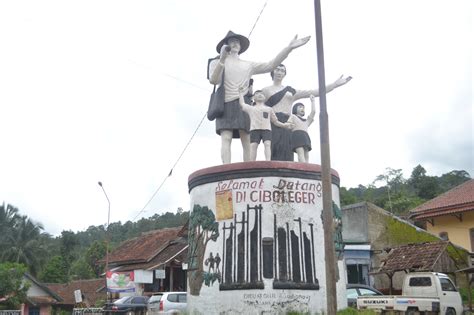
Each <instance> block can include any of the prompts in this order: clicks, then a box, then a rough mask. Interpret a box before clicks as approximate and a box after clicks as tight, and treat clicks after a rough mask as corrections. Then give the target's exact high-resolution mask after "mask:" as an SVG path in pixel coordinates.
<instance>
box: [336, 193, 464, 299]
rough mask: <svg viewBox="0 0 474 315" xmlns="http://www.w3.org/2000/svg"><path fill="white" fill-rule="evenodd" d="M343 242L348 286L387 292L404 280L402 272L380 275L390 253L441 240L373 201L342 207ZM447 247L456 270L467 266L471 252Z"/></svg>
mask: <svg viewBox="0 0 474 315" xmlns="http://www.w3.org/2000/svg"><path fill="white" fill-rule="evenodd" d="M342 239H343V241H344V245H345V247H344V260H345V265H346V270H347V280H348V283H362V284H367V285H371V286H374V287H376V288H378V289H381V290H386V291H388V290H389V289H390V287H392V286H393V287H394V288H401V282H402V279H403V273H397V274H396V275H394V276H392V277H389V276H387V275H388V274H383V273H379V271H380V268H381V267H382V266H383V265H384V264H385V260H386V259H387V254H388V253H389V252H390V251H391V250H393V249H395V248H399V247H400V246H405V245H408V244H421V243H432V242H439V241H441V240H442V239H441V238H440V237H439V236H437V235H433V234H432V233H429V232H427V231H426V230H423V229H421V228H419V227H417V226H415V225H413V224H412V223H410V222H408V221H406V220H403V219H401V218H399V217H397V216H395V215H393V214H392V213H390V212H388V211H385V210H384V209H382V208H380V207H377V206H376V205H374V204H372V203H370V202H361V203H356V204H352V205H348V206H345V207H342ZM423 246H427V245H423ZM448 247H449V248H450V249H451V248H453V249H452V250H450V251H449V252H450V257H451V258H452V259H453V262H454V263H455V264H456V268H457V269H461V268H463V267H466V266H467V264H468V261H469V255H468V253H467V252H466V251H465V250H462V249H461V248H458V247H455V246H453V245H452V244H449V245H448ZM441 269H443V268H441ZM436 271H443V272H448V270H436ZM374 272H375V273H374ZM392 282H393V283H392Z"/></svg>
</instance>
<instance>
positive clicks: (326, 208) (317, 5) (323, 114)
mask: <svg viewBox="0 0 474 315" xmlns="http://www.w3.org/2000/svg"><path fill="white" fill-rule="evenodd" d="M314 17H315V27H316V53H317V58H318V80H319V105H320V114H319V128H320V142H321V177H322V178H321V179H322V189H323V227H324V254H325V263H326V264H325V266H326V302H327V310H326V311H327V314H328V315H335V314H336V312H337V293H336V255H335V252H334V240H333V210H332V189H331V157H330V154H329V125H328V113H327V108H326V82H325V77H324V76H325V74H324V50H323V32H322V22H321V2H320V0H314Z"/></svg>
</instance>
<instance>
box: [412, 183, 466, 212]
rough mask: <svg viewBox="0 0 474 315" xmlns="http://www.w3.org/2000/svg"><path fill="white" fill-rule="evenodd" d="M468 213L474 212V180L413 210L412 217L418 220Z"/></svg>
mask: <svg viewBox="0 0 474 315" xmlns="http://www.w3.org/2000/svg"><path fill="white" fill-rule="evenodd" d="M466 211H474V179H470V180H468V181H467V182H464V183H463V184H461V185H459V186H456V187H454V188H453V189H451V190H448V191H447V192H445V193H443V194H441V195H439V196H438V197H436V198H434V199H431V200H428V201H427V202H425V203H424V204H422V205H420V206H418V207H416V208H415V209H413V210H411V211H410V213H411V217H412V218H413V219H415V220H416V219H426V218H431V217H437V216H441V215H448V214H457V213H462V212H466Z"/></svg>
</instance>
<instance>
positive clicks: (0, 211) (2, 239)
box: [0, 203, 19, 261]
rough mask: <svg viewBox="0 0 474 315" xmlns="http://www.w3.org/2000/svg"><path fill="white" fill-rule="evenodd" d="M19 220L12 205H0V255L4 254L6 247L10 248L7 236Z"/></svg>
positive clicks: (0, 259) (16, 211)
mask: <svg viewBox="0 0 474 315" xmlns="http://www.w3.org/2000/svg"><path fill="white" fill-rule="evenodd" d="M18 218H19V215H18V209H17V208H15V207H13V206H12V205H6V206H5V203H3V204H2V205H0V231H1V233H0V253H4V252H5V251H6V249H7V247H9V246H10V240H9V239H8V235H10V234H11V233H12V230H13V228H14V226H15V224H16V222H17V220H18ZM2 256H3V255H1V254H0V261H2Z"/></svg>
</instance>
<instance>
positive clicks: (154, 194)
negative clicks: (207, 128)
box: [132, 112, 207, 221]
mask: <svg viewBox="0 0 474 315" xmlns="http://www.w3.org/2000/svg"><path fill="white" fill-rule="evenodd" d="M206 117H207V112H206V114H204V116H203V117H202V118H201V121H200V122H199V124H198V126H197V127H196V129H195V130H194V132H193V134H192V135H191V138H190V139H189V141H188V143H186V145H185V146H184V149H183V150H182V151H181V154H180V155H179V157H178V159H177V160H176V162H175V163H174V164H173V167H171V170H170V172H169V173H168V175H167V176H166V177H165V178H164V179H163V181H162V182H161V184H160V186H158V188H157V189H156V190H155V192H154V193H153V195H152V196H151V197H150V199H149V200H148V201H147V203H146V204H145V205H144V206H143V208H142V210H140V211H139V212H138V213H137V215H136V216H135V217H134V218H133V220H132V221H135V219H136V218H137V217H138V216H139V215H140V214H141V213H143V212H144V211H145V209H146V207H147V206H148V205H149V204H150V202H151V201H152V200H153V198H155V196H156V194H157V193H158V192H159V191H160V189H161V187H162V186H163V184H164V183H165V182H166V180H167V179H168V177H170V176H171V175H172V174H173V170H174V168H175V166H176V165H177V164H178V162H179V160H181V157H182V156H183V154H184V152H185V151H186V149H187V148H188V146H189V144H190V143H191V141H192V140H193V138H194V136H195V135H196V133H197V131H198V130H199V128H200V127H201V125H202V122H203V121H204V119H205V118H206Z"/></svg>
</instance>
